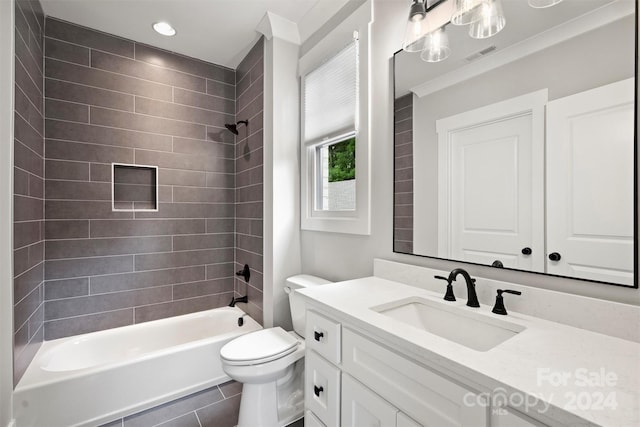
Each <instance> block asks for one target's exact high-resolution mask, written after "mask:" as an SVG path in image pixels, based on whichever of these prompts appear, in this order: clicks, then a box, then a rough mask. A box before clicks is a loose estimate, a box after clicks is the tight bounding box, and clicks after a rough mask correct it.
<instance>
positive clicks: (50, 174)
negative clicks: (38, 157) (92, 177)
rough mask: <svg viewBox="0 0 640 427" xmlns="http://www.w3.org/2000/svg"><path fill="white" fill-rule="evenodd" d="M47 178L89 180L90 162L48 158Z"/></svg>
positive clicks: (46, 162) (46, 165) (46, 164)
mask: <svg viewBox="0 0 640 427" xmlns="http://www.w3.org/2000/svg"><path fill="white" fill-rule="evenodd" d="M45 169H46V174H47V179H65V180H71V181H88V180H89V163H82V162H66V161H60V160H46V161H45Z"/></svg>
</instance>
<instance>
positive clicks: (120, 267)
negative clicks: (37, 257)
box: [45, 255, 133, 280]
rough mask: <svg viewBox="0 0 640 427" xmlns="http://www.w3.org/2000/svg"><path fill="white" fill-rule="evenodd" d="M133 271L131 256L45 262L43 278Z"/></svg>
mask: <svg viewBox="0 0 640 427" xmlns="http://www.w3.org/2000/svg"><path fill="white" fill-rule="evenodd" d="M128 271H133V256H131V255H126V256H111V257H99V258H80V259H60V260H47V261H46V264H45V278H46V279H47V280H50V279H64V278H72V277H84V276H96V275H100V274H109V273H125V272H128Z"/></svg>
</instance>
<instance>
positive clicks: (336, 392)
mask: <svg viewBox="0 0 640 427" xmlns="http://www.w3.org/2000/svg"><path fill="white" fill-rule="evenodd" d="M305 364H306V367H305V371H304V372H305V375H304V379H305V382H304V384H305V391H304V407H305V409H306V410H310V411H311V412H313V413H314V414H315V415H316V416H317V417H318V418H319V419H320V421H322V422H323V423H324V424H325V425H327V426H337V425H339V423H338V421H339V417H340V370H339V369H338V368H336V367H335V366H333V365H332V364H331V363H329V362H327V361H326V360H324V359H323V358H322V357H320V356H319V355H318V354H317V353H316V352H314V351H309V350H308V349H307V352H306V360H305Z"/></svg>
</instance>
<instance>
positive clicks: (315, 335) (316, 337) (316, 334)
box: [313, 331, 324, 342]
mask: <svg viewBox="0 0 640 427" xmlns="http://www.w3.org/2000/svg"><path fill="white" fill-rule="evenodd" d="M322 337H324V333H323V332H318V331H314V332H313V339H315V340H316V341H318V342H320V338H322Z"/></svg>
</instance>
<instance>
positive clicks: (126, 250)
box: [45, 236, 171, 260]
mask: <svg viewBox="0 0 640 427" xmlns="http://www.w3.org/2000/svg"><path fill="white" fill-rule="evenodd" d="M170 250H171V237H169V236H163V237H130V238H127V237H120V238H115V239H109V238H107V239H73V240H48V241H47V242H46V243H45V253H46V258H47V260H55V259H68V258H85V257H99V256H107V255H126V254H140V253H145V254H146V253H154V252H167V251H170Z"/></svg>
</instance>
